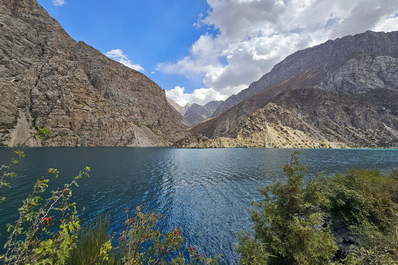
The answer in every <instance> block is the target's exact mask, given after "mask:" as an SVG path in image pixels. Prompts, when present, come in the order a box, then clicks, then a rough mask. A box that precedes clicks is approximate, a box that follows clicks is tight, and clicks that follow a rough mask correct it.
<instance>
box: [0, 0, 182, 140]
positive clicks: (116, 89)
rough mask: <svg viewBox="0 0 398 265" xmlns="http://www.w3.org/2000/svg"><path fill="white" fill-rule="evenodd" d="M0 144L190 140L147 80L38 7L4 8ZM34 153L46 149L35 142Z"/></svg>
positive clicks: (31, 1) (18, 2) (11, 1)
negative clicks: (42, 137)
mask: <svg viewBox="0 0 398 265" xmlns="http://www.w3.org/2000/svg"><path fill="white" fill-rule="evenodd" d="M0 86H1V88H0V96H1V102H0V113H1V115H0V144H2V145H16V144H18V143H20V142H21V141H23V140H24V139H26V138H27V136H28V135H29V134H30V133H32V132H34V131H35V129H34V128H35V127H36V126H40V127H46V128H48V129H49V130H50V132H51V135H52V137H51V139H50V140H49V141H47V142H46V143H45V145H48V146H167V145H170V144H171V143H172V142H174V141H175V140H177V139H179V138H181V137H183V136H184V135H185V132H184V130H183V127H182V125H181V123H180V121H179V119H178V117H177V115H176V114H175V113H174V112H173V111H172V109H171V108H170V106H169V105H168V104H167V101H166V97H165V93H164V91H163V90H162V89H160V88H159V87H158V86H157V85H156V84H155V83H154V82H152V81H151V80H150V79H149V78H147V77H146V76H145V75H143V74H141V73H139V72H137V71H134V70H132V69H130V68H127V67H125V66H123V65H122V64H120V63H118V62H115V61H113V60H110V59H108V58H107V57H106V56H104V55H103V54H101V53H100V52H99V51H97V50H95V49H94V48H92V47H90V46H89V45H87V44H85V43H83V42H76V41H74V40H73V39H72V38H71V37H70V36H69V35H68V34H67V33H66V32H65V31H64V30H63V29H62V27H61V26H60V25H59V24H58V22H57V21H55V20H54V19H53V18H51V17H50V16H49V15H48V14H47V12H46V11H45V10H44V9H43V8H42V7H41V6H40V5H39V4H38V3H37V2H36V1H35V0H0ZM28 144H29V145H32V146H34V145H40V143H38V142H34V141H31V142H29V143H28Z"/></svg>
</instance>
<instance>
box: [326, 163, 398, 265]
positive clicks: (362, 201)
mask: <svg viewBox="0 0 398 265" xmlns="http://www.w3.org/2000/svg"><path fill="white" fill-rule="evenodd" d="M327 183H328V187H329V193H328V196H329V199H330V201H331V208H330V212H331V214H332V215H333V217H334V218H337V219H340V220H342V221H344V223H345V224H346V226H347V227H348V228H349V229H350V231H351V233H352V234H353V235H354V237H355V239H356V244H355V245H354V246H353V248H352V252H353V253H355V254H356V255H358V256H359V257H360V258H361V260H362V262H363V263H364V264H397V262H396V261H397V260H398V204H397V203H398V174H397V173H396V172H392V173H391V174H390V175H383V174H381V173H380V171H378V170H365V169H351V170H348V171H347V172H346V174H344V175H336V176H334V177H332V178H330V179H329V181H328V182H327Z"/></svg>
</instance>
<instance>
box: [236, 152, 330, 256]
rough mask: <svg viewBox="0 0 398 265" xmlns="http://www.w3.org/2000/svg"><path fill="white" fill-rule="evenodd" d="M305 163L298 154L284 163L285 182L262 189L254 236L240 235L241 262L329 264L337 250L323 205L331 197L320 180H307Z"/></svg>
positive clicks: (253, 211)
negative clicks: (300, 160)
mask: <svg viewBox="0 0 398 265" xmlns="http://www.w3.org/2000/svg"><path fill="white" fill-rule="evenodd" d="M304 169H305V168H304V167H303V166H301V165H300V163H299V162H298V159H297V154H296V153H294V154H293V155H292V158H291V161H290V163H288V164H286V165H285V166H284V167H283V170H284V172H285V173H286V175H287V180H286V182H284V183H281V182H277V183H275V184H271V185H269V186H266V187H265V188H263V189H261V193H262V194H263V195H264V197H265V198H264V200H262V201H260V202H257V203H253V208H252V209H251V211H250V214H251V220H252V222H253V223H254V232H255V234H254V238H253V237H251V236H250V235H248V234H243V235H241V237H240V240H239V245H238V252H239V253H240V255H241V259H240V263H241V264H327V263H329V262H330V261H331V260H332V258H333V257H334V255H335V252H336V251H337V247H336V245H335V244H334V238H333V236H332V234H331V233H330V230H329V228H328V227H322V226H321V225H320V224H321V223H322V222H323V220H324V219H325V217H326V213H325V212H324V211H323V208H325V207H326V206H328V204H329V201H328V199H327V197H326V194H325V192H323V186H322V185H320V183H318V182H315V181H312V180H309V181H307V182H304Z"/></svg>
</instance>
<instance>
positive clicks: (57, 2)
mask: <svg viewBox="0 0 398 265" xmlns="http://www.w3.org/2000/svg"><path fill="white" fill-rule="evenodd" d="M64 4H65V0H53V5H55V6H62V5H64Z"/></svg>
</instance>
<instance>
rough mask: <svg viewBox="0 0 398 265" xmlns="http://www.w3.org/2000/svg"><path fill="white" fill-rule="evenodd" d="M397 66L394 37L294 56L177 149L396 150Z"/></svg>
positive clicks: (348, 40)
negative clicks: (225, 147)
mask: <svg viewBox="0 0 398 265" xmlns="http://www.w3.org/2000/svg"><path fill="white" fill-rule="evenodd" d="M397 62H398V32H391V33H375V32H366V33H363V34H358V35H355V36H348V37H344V38H341V39H337V40H335V41H328V42H326V43H324V44H321V45H318V46H316V47H314V48H309V49H306V50H303V51H299V52H297V53H295V54H293V55H291V56H289V57H287V58H286V59H285V60H284V61H282V62H281V63H279V64H278V65H276V66H275V67H274V68H273V70H272V71H271V72H270V73H268V74H266V75H265V76H263V77H262V78H261V79H260V80H259V81H257V82H255V83H253V84H252V85H251V86H250V88H249V89H248V90H246V91H243V92H242V94H240V95H241V96H242V95H246V96H247V95H250V94H251V93H254V94H253V95H251V96H249V97H248V98H246V99H244V97H243V98H241V101H240V103H238V104H237V105H235V106H232V107H231V108H230V109H228V110H227V111H225V112H223V113H221V114H219V115H218V116H216V117H214V118H212V119H210V120H208V121H206V122H203V123H200V124H198V125H197V126H195V127H193V128H192V129H191V130H190V131H191V133H192V134H193V135H194V137H192V138H190V139H185V140H183V141H180V142H179V143H180V145H181V146H209V147H218V146H231V147H232V146H267V147H393V148H396V147H398V103H397V102H398V101H397V100H398V64H397ZM235 99H236V97H235ZM232 100H234V99H231V98H230V99H228V100H227V101H226V102H232ZM222 106H223V105H221V106H220V107H222ZM224 106H225V105H224ZM220 107H219V109H220Z"/></svg>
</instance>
